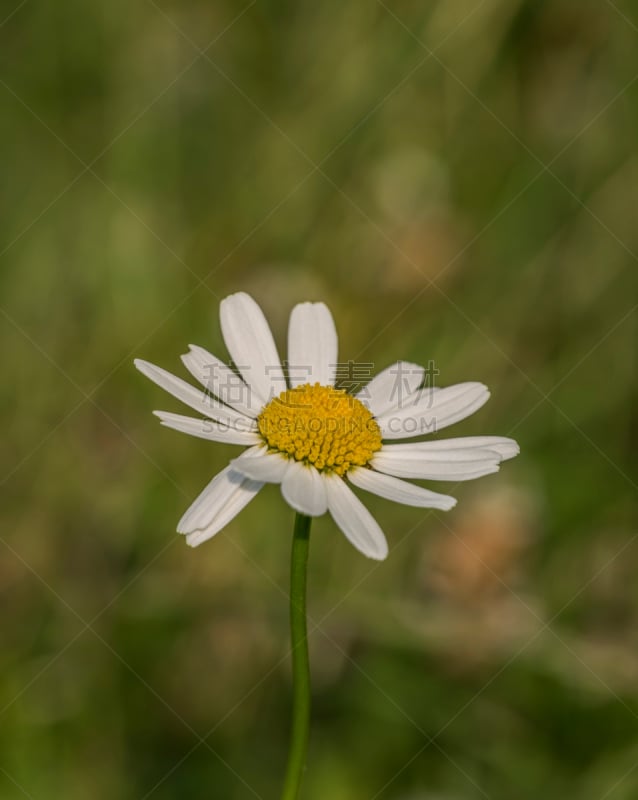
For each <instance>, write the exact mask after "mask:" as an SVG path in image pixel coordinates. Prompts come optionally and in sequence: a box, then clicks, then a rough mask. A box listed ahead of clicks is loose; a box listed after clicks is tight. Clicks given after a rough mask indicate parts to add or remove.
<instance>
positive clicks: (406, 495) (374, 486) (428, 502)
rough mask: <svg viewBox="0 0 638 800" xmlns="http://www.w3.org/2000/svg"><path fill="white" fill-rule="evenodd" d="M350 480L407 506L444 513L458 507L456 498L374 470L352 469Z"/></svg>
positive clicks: (369, 490)
mask: <svg viewBox="0 0 638 800" xmlns="http://www.w3.org/2000/svg"><path fill="white" fill-rule="evenodd" d="M348 480H349V481H350V482H351V483H353V484H354V485H355V486H358V487H359V488H360V489H365V490H366V491H367V492H373V493H374V494H377V495H379V497H384V498H385V499H386V500H394V502H395V503H402V504H403V505H406V506H417V507H418V508H440V509H441V510H442V511H449V510H450V509H451V508H454V506H455V505H456V499H455V498H454V497H450V496H449V495H447V494H439V493H438V492H431V491H430V490H429V489H424V488H423V487H421V486H415V485H414V484H413V483H407V482H406V481H402V480H400V479H399V478H393V477H391V476H390V475H383V474H382V473H380V472H375V471H374V470H373V469H365V468H359V469H351V470H350V471H349V472H348Z"/></svg>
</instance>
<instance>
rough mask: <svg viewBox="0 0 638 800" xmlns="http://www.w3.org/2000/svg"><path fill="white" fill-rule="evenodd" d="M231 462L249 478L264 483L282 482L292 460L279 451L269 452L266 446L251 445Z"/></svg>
mask: <svg viewBox="0 0 638 800" xmlns="http://www.w3.org/2000/svg"><path fill="white" fill-rule="evenodd" d="M230 463H231V464H232V466H233V468H234V469H236V470H237V472H241V474H242V475H245V476H246V477H247V478H253V479H254V480H256V481H262V482H263V483H281V482H282V481H283V479H284V475H285V474H286V470H287V469H288V467H289V465H290V463H291V462H290V460H289V459H288V458H284V457H283V456H280V455H278V454H277V453H269V452H268V450H267V448H265V447H251V448H250V450H246V452H244V453H242V454H241V455H240V456H239V457H238V458H235V459H233V461H231V462H230Z"/></svg>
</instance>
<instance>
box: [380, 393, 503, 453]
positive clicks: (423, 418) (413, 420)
mask: <svg viewBox="0 0 638 800" xmlns="http://www.w3.org/2000/svg"><path fill="white" fill-rule="evenodd" d="M489 396H490V393H489V391H488V389H487V387H486V386H484V385H483V384H482V383H473V382H469V383H457V384H455V385H454V386H447V387H446V388H445V389H438V390H437V391H434V390H433V389H431V388H427V387H426V388H425V389H421V390H420V391H418V392H415V394H414V395H412V398H411V400H410V402H408V403H406V404H404V405H403V407H402V408H399V409H392V410H390V411H386V412H385V413H384V414H383V415H382V416H381V417H380V418H379V419H378V420H377V422H378V423H379V426H380V428H381V433H382V436H383V438H384V439H406V438H410V437H411V436H422V435H423V434H426V433H435V432H436V431H438V430H441V429H442V428H445V427H447V426H448V425H452V424H454V423H455V422H459V421H460V420H462V419H465V417H469V416H470V414H473V413H474V412H475V411H477V410H478V409H479V408H480V407H481V406H482V405H484V404H485V403H486V402H487V400H488V399H489Z"/></svg>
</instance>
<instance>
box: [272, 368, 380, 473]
mask: <svg viewBox="0 0 638 800" xmlns="http://www.w3.org/2000/svg"><path fill="white" fill-rule="evenodd" d="M257 424H258V426H259V432H260V433H261V435H262V436H263V438H264V440H265V442H266V444H267V445H268V448H269V449H270V450H271V451H276V452H278V453H281V454H283V455H286V456H288V457H289V458H294V459H295V460H297V461H304V462H306V463H307V464H312V466H313V467H315V468H316V469H318V470H326V471H329V472H336V473H337V475H344V474H345V473H346V472H347V471H348V470H349V469H350V467H354V466H360V467H362V466H364V465H365V464H367V463H368V461H369V460H370V459H371V458H372V456H373V454H374V453H375V452H376V451H377V450H380V449H381V430H380V428H379V426H378V425H377V422H376V420H375V419H374V417H373V416H372V414H371V413H370V412H369V411H368V409H367V408H366V407H365V406H364V405H363V403H361V402H360V401H359V400H357V398H356V397H353V396H352V395H350V394H348V393H347V392H345V391H343V389H333V388H332V386H321V385H320V384H318V383H315V384H314V386H312V385H311V384H309V383H304V384H303V385H302V386H297V387H296V388H294V389H286V391H284V392H282V393H281V394H280V395H279V397H275V399H274V400H271V401H270V403H268V405H267V406H265V408H264V409H263V411H262V412H261V414H260V415H259V417H257Z"/></svg>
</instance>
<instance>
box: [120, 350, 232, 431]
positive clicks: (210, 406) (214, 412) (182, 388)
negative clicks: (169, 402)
mask: <svg viewBox="0 0 638 800" xmlns="http://www.w3.org/2000/svg"><path fill="white" fill-rule="evenodd" d="M134 363H135V366H136V367H137V368H138V369H139V371H140V372H141V373H142V375H146V377H147V378H150V380H152V381H153V383H156V384H157V385H158V386H161V387H162V389H165V390H166V391H167V392H169V394H172V395H173V397H176V398H177V399H178V400H181V401H182V403H185V404H186V405H187V406H189V407H190V408H192V409H194V410H195V411H197V412H198V413H199V414H205V415H206V416H207V417H210V418H211V419H216V420H219V421H220V422H227V421H228V420H231V419H232V420H246V417H245V415H244V414H240V413H239V412H238V411H235V409H233V408H229V407H228V406H225V405H224V404H223V403H221V402H220V401H219V400H218V399H217V398H216V397H213V396H212V395H210V394H205V393H204V392H202V391H200V390H199V389H196V388H195V387H194V386H191V385H190V383H186V381H183V380H182V379H181V378H178V377H177V376H176V375H171V373H170V372H167V371H166V370H165V369H162V368H161V367H156V366H155V364H151V363H149V362H148V361H143V360H142V359H141V358H136V359H135V362H134Z"/></svg>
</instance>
